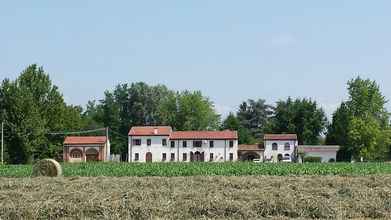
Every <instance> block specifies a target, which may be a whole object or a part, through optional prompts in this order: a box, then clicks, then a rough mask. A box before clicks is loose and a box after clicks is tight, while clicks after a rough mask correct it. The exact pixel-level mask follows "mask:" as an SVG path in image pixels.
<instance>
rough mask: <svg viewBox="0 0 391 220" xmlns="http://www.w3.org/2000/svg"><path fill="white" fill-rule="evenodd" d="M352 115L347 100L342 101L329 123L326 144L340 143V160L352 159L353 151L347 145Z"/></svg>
mask: <svg viewBox="0 0 391 220" xmlns="http://www.w3.org/2000/svg"><path fill="white" fill-rule="evenodd" d="M350 121H351V115H350V112H349V109H348V107H347V105H346V103H345V102H342V103H341V105H340V107H339V108H338V109H337V110H336V111H335V112H334V114H333V117H332V121H331V123H330V124H329V125H328V128H327V135H326V144H327V145H340V146H341V149H340V150H339V151H338V154H337V160H338V161H350V160H351V156H352V152H351V149H349V148H348V147H347V146H348V145H349V140H348V128H349V127H350Z"/></svg>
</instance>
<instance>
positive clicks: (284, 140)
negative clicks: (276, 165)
mask: <svg viewBox="0 0 391 220" xmlns="http://www.w3.org/2000/svg"><path fill="white" fill-rule="evenodd" d="M263 141H264V145H265V153H264V159H265V161H272V162H279V161H283V160H285V161H288V162H291V161H292V160H293V159H294V157H295V151H296V149H297V146H298V141H297V135H296V134H265V135H264V137H263Z"/></svg>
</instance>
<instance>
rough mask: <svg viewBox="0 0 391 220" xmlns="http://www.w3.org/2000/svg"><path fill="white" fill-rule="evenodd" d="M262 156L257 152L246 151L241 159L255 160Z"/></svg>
mask: <svg viewBox="0 0 391 220" xmlns="http://www.w3.org/2000/svg"><path fill="white" fill-rule="evenodd" d="M260 158H261V156H259V154H257V153H256V152H246V153H244V154H242V155H241V156H240V159H241V160H242V161H253V160H255V159H260Z"/></svg>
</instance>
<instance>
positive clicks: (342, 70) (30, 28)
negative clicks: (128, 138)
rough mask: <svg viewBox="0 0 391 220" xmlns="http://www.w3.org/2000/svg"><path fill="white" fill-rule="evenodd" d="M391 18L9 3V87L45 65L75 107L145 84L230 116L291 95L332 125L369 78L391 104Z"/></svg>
mask: <svg viewBox="0 0 391 220" xmlns="http://www.w3.org/2000/svg"><path fill="white" fill-rule="evenodd" d="M390 11H391V1H389V0H383V1H382V0H374V1H367V0H362V1H360V0H349V1H348V0H328V1H313V0H307V1H304V0H295V1H289V0H285V1H282V0H273V1H263V0H243V1H238V0H209V1H206V0H188V1H183V0H164V1H160V0H155V1H152V0H145V1H131V0H127V1H125V0H124V1H98V0H94V1H84V0H68V1H51V0H40V1H21V0H15V1H2V2H1V4H0V80H2V79H4V78H11V79H15V78H16V77H17V76H18V75H19V74H20V72H21V71H22V70H23V69H24V68H26V67H27V66H28V65H29V64H32V63H37V64H38V65H40V66H43V67H44V69H45V71H46V72H48V73H49V74H50V77H51V79H52V80H53V83H54V84H55V85H57V86H58V87H59V88H60V90H61V92H62V93H63V95H64V97H65V100H66V102H67V103H70V104H75V105H83V106H84V105H85V104H86V103H87V102H88V101H89V100H99V99H101V98H102V97H103V92H104V90H108V89H112V88H114V86H115V85H117V84H119V83H132V82H138V81H144V82H146V83H148V84H152V85H156V84H164V85H166V86H167V87H169V88H171V89H174V90H185V89H189V90H201V91H202V92H203V94H204V95H206V96H208V97H209V98H210V99H211V100H212V101H213V102H214V103H215V106H216V109H217V111H218V112H219V113H221V114H223V115H227V113H228V112H230V111H236V109H237V108H238V105H239V104H240V103H241V102H242V101H244V100H246V99H258V98H261V99H265V100H266V101H267V102H268V103H270V104H274V103H275V102H276V101H278V100H284V99H286V98H287V97H289V96H291V97H294V98H296V97H299V98H303V97H306V98H312V99H314V100H316V101H317V102H318V103H319V105H320V106H322V108H323V109H324V110H325V111H326V113H327V114H328V115H329V116H330V115H331V113H332V112H333V111H334V110H335V109H336V108H337V107H338V105H339V104H340V103H341V101H343V100H345V99H346V98H347V90H346V83H347V81H348V80H349V79H351V78H354V77H357V76H361V77H363V78H370V79H372V80H376V81H377V82H378V83H379V85H380V87H381V90H382V92H383V94H384V95H385V96H386V98H387V99H390V98H391V86H388V85H389V82H391V71H390V70H391V62H390V61H391V26H390V23H391V13H390ZM387 107H388V109H389V110H391V103H389V104H388V105H387Z"/></svg>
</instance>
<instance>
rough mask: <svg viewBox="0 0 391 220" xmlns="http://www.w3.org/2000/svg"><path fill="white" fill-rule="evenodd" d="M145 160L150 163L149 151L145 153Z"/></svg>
mask: <svg viewBox="0 0 391 220" xmlns="http://www.w3.org/2000/svg"><path fill="white" fill-rule="evenodd" d="M145 161H146V162H147V163H151V162H152V153H151V152H148V153H147V154H146V155H145Z"/></svg>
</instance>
